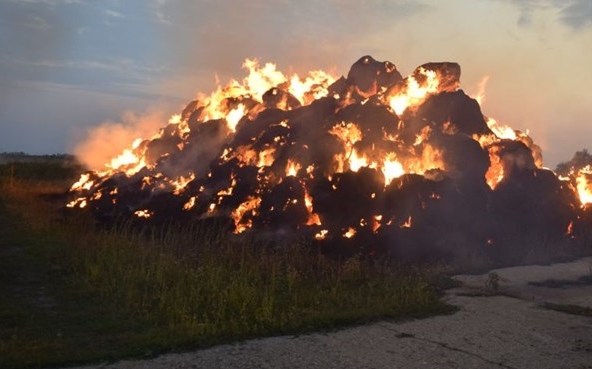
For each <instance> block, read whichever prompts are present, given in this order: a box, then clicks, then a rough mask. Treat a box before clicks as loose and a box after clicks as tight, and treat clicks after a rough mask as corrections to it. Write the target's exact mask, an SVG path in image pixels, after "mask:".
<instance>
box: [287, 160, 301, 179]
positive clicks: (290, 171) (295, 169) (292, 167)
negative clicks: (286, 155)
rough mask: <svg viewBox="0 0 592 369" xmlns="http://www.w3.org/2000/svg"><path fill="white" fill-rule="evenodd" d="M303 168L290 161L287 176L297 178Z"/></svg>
mask: <svg viewBox="0 0 592 369" xmlns="http://www.w3.org/2000/svg"><path fill="white" fill-rule="evenodd" d="M301 168H302V165H300V164H299V163H298V162H296V161H293V160H292V159H288V165H286V175H287V176H293V177H295V176H296V174H298V171H299V170H300V169H301Z"/></svg>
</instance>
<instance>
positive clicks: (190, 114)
mask: <svg viewBox="0 0 592 369" xmlns="http://www.w3.org/2000/svg"><path fill="white" fill-rule="evenodd" d="M244 67H245V68H246V69H248V70H249V75H248V76H247V77H246V78H245V79H244V80H243V81H242V82H237V81H232V82H231V83H230V84H229V85H228V86H226V87H224V88H218V90H217V91H215V92H214V93H213V94H212V95H210V96H209V97H203V98H200V99H199V100H196V101H192V102H191V103H189V105H187V107H186V108H185V109H184V110H183V111H182V113H181V114H180V115H175V116H173V117H172V118H171V120H170V121H169V123H168V125H166V126H165V127H164V128H162V129H161V130H160V131H159V132H158V133H157V134H155V135H154V136H153V137H151V138H149V139H138V140H136V141H135V142H134V143H133V145H132V146H131V148H130V149H128V150H126V151H125V152H124V153H123V154H121V155H120V156H119V157H117V158H115V159H113V160H112V161H111V163H109V164H107V166H106V169H105V170H104V171H100V172H89V173H86V174H84V175H83V176H82V177H81V178H80V180H79V181H78V182H76V183H75V184H74V185H73V186H72V189H71V194H72V196H73V198H74V199H73V200H72V201H71V202H70V203H69V204H68V207H70V208H73V209H83V210H84V211H90V212H92V213H93V214H94V215H95V216H96V218H97V219H99V220H100V221H102V222H107V223H110V222H113V221H114V220H115V219H118V218H121V217H124V218H127V217H134V218H137V220H138V221H142V222H146V223H148V224H153V223H159V222H163V221H166V220H170V219H175V220H178V221H183V222H184V221H187V222H188V221H204V222H205V221H209V220H211V219H217V220H220V219H222V220H227V221H228V223H229V227H230V228H231V229H232V231H233V232H235V233H243V232H257V233H261V232H273V233H277V232H282V234H286V233H289V234H298V235H304V236H305V237H308V238H310V239H311V240H314V241H313V242H318V243H320V244H321V245H322V246H323V247H325V248H326V249H328V250H333V251H336V252H339V253H351V252H360V251H362V252H365V253H368V254H373V253H377V252H378V253H382V252H389V253H391V254H393V255H395V256H405V257H423V256H424V255H427V254H429V255H432V256H450V255H453V254H454V253H455V252H456V251H458V250H456V249H457V248H458V247H459V246H464V247H473V248H483V249H496V250H498V251H496V252H499V253H503V252H505V250H506V251H507V249H508V248H510V247H513V246H512V245H513V244H512V242H509V240H510V239H512V238H513V237H515V236H516V235H524V234H530V233H532V234H537V235H544V236H545V237H548V238H549V239H553V240H556V239H557V240H558V239H564V238H569V237H574V235H575V234H576V233H575V232H576V231H577V229H578V227H581V223H582V220H581V219H583V217H582V214H583V213H584V207H583V204H585V203H587V202H590V201H592V196H590V195H591V194H592V186H590V182H589V181H587V180H584V179H586V178H587V179H591V178H592V177H591V176H592V174H590V173H592V170H590V167H587V168H588V169H586V168H583V169H582V168H572V171H571V172H569V173H567V175H566V177H565V178H563V177H562V178H559V177H558V176H556V175H555V174H554V173H553V172H552V171H550V170H547V169H543V168H542V167H541V166H542V157H541V152H540V148H539V147H538V146H537V145H536V144H534V142H533V140H532V139H531V138H530V137H529V136H528V135H526V134H525V133H522V132H519V131H514V130H512V129H511V128H508V127H502V126H499V125H497V123H496V122H495V121H494V120H493V119H488V118H486V117H485V116H484V115H483V113H482V112H481V109H480V106H479V103H478V101H477V100H475V99H473V98H471V97H469V96H467V95H466V94H465V93H464V92H463V90H461V89H459V85H460V66H459V65H458V64H456V63H449V62H442V63H427V64H424V65H422V66H420V67H418V68H417V69H415V70H414V71H413V73H412V74H411V75H410V76H408V77H406V78H403V77H402V75H401V74H400V73H399V71H398V70H397V68H396V66H395V65H394V64H392V63H390V62H388V61H387V62H378V61H376V60H374V59H373V58H372V57H370V56H364V57H362V58H361V59H359V60H358V61H357V62H355V63H354V64H353V65H352V67H351V69H350V71H349V73H348V75H347V77H341V78H339V79H335V78H333V77H331V76H330V75H328V74H326V73H324V72H322V71H315V72H311V73H310V74H309V76H308V77H307V78H305V79H302V78H300V77H298V76H297V75H294V76H293V77H291V78H287V77H286V76H284V75H283V74H282V73H281V72H279V71H277V70H276V68H275V66H274V65H273V64H266V65H264V66H262V67H260V66H259V65H258V63H257V62H256V61H251V60H247V61H246V62H245V65H244ZM579 169H582V170H579ZM582 178H584V179H582ZM576 188H577V190H576ZM578 194H579V195H580V197H578Z"/></svg>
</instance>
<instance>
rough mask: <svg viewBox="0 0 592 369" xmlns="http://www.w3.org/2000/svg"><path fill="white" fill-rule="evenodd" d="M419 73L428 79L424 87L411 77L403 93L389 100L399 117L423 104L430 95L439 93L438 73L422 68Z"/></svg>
mask: <svg viewBox="0 0 592 369" xmlns="http://www.w3.org/2000/svg"><path fill="white" fill-rule="evenodd" d="M418 72H419V73H420V74H422V75H423V76H425V77H426V81H425V83H424V84H423V85H420V84H419V82H418V81H417V80H416V79H415V77H413V76H409V77H408V78H407V81H406V84H405V87H404V88H403V89H402V91H400V92H399V93H397V94H396V95H394V96H392V97H391V98H390V99H389V105H390V107H391V108H392V109H393V110H394V111H395V113H396V114H397V115H401V114H403V112H404V111H405V110H407V108H409V107H412V106H417V105H419V104H421V103H422V102H423V101H424V100H425V99H426V98H427V96H429V95H430V94H433V93H436V92H438V87H439V85H440V81H439V79H438V75H437V73H436V72H435V71H433V70H425V69H424V68H420V69H419V71H418Z"/></svg>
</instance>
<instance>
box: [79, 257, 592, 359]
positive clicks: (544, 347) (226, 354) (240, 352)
mask: <svg viewBox="0 0 592 369" xmlns="http://www.w3.org/2000/svg"><path fill="white" fill-rule="evenodd" d="M492 273H494V274H489V273H487V274H484V275H480V276H469V275H461V276H456V277H455V278H456V279H457V280H459V281H461V282H463V286H462V287H460V288H455V289H452V290H449V291H448V293H447V295H446V296H445V299H446V301H447V302H449V303H450V304H453V305H456V306H458V307H459V311H458V312H457V313H455V314H452V315H447V316H437V317H432V318H427V319H422V320H415V321H408V322H403V323H392V322H381V323H376V324H372V325H368V326H360V327H354V328H348V329H344V330H340V331H337V332H331V333H317V334H310V335H302V336H285V337H272V338H265V339H257V340H251V341H246V342H243V343H238V344H233V345H224V346H218V347H214V348H210V349H206V350H200V351H195V352H189V353H182V354H167V355H163V356H160V357H158V358H155V359H150V360H137V361H121V362H118V363H114V364H103V365H96V366H89V367H86V368H87V369H95V368H109V369H139V368H150V369H156V368H162V369H164V368H270V369H271V368H274V369H288V368H319V369H327V368H339V369H349V368H406V369H408V368H479V369H488V368H521V369H526V368H533V369H535V368H536V369H544V368H549V369H551V368H553V369H557V368H565V369H584V368H589V369H592V317H590V316H582V315H570V314H566V313H563V312H558V311H553V310H549V309H547V308H543V307H542V304H544V303H553V304H558V305H561V304H570V305H577V306H580V307H582V308H584V307H591V308H592V285H590V284H585V283H580V282H578V281H579V278H580V277H582V276H592V258H585V259H581V260H578V261H576V262H572V263H564V264H554V265H551V266H521V267H512V268H504V269H498V270H494V271H492ZM492 279H496V280H497V281H498V282H499V283H498V286H497V287H498V288H497V290H493V291H492V289H491V285H492V283H491V280H492ZM532 282H534V284H533V283H532ZM537 282H538V283H537ZM485 286H488V287H490V288H489V289H487V288H486V287H485Z"/></svg>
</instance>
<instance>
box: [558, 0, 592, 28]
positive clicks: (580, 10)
mask: <svg viewBox="0 0 592 369" xmlns="http://www.w3.org/2000/svg"><path fill="white" fill-rule="evenodd" d="M559 19H560V20H561V21H562V22H563V23H564V24H566V25H568V26H570V27H572V28H574V29H581V28H584V27H587V26H592V2H591V1H590V0H572V1H571V2H570V3H569V4H568V5H567V6H565V7H564V8H563V9H561V11H560V13H559Z"/></svg>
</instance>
